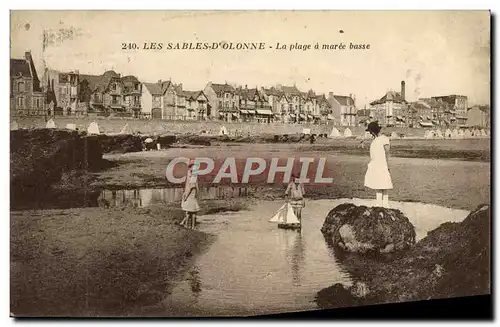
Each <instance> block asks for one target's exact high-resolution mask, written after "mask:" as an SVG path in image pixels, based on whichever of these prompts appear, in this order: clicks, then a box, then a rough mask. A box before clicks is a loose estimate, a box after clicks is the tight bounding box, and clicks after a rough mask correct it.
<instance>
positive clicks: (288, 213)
mask: <svg viewBox="0 0 500 327" xmlns="http://www.w3.org/2000/svg"><path fill="white" fill-rule="evenodd" d="M269 222H271V223H284V224H300V221H299V219H298V218H297V216H296V215H295V213H294V212H293V208H292V206H291V205H290V204H289V203H285V204H284V205H283V206H281V208H279V209H278V212H276V214H275V215H274V216H273V217H272V218H271V219H270V220H269Z"/></svg>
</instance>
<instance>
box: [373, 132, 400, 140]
mask: <svg viewBox="0 0 500 327" xmlns="http://www.w3.org/2000/svg"><path fill="white" fill-rule="evenodd" d="M368 134H370V133H368ZM397 138H399V135H398V133H396V132H392V133H391V139H397Z"/></svg>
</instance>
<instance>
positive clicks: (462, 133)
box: [458, 129, 465, 139]
mask: <svg viewBox="0 0 500 327" xmlns="http://www.w3.org/2000/svg"><path fill="white" fill-rule="evenodd" d="M458 138H460V139H463V138H465V131H464V130H463V129H460V130H459V131H458Z"/></svg>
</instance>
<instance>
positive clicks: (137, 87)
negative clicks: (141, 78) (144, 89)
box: [134, 83, 139, 91]
mask: <svg viewBox="0 0 500 327" xmlns="http://www.w3.org/2000/svg"><path fill="white" fill-rule="evenodd" d="M134 87H135V90H136V91H139V84H138V83H136V84H135V85H134Z"/></svg>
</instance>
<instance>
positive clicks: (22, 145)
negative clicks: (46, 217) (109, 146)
mask: <svg viewBox="0 0 500 327" xmlns="http://www.w3.org/2000/svg"><path fill="white" fill-rule="evenodd" d="M102 163H103V161H102V149H101V147H100V144H99V142H98V141H97V139H95V138H94V137H88V136H85V135H84V134H79V133H78V132H77V131H69V130H58V129H45V128H44V129H32V130H28V129H20V130H15V131H11V132H10V170H11V172H10V176H11V179H10V185H11V194H12V196H13V197H14V198H15V197H16V196H17V197H25V196H27V195H28V194H29V193H32V192H35V193H40V192H42V193H43V192H44V190H46V189H47V187H48V186H50V185H51V184H52V183H54V182H57V181H59V180H60V179H61V176H62V175H63V173H65V172H68V171H72V170H82V169H84V170H96V169H99V168H100V167H101V165H102Z"/></svg>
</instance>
